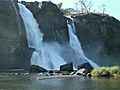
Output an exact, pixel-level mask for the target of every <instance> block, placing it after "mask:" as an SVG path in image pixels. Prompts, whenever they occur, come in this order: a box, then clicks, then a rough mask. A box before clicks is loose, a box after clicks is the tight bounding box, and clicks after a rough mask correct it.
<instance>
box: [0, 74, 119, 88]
mask: <svg viewBox="0 0 120 90" xmlns="http://www.w3.org/2000/svg"><path fill="white" fill-rule="evenodd" d="M0 90H120V79H113V78H110V79H97V78H94V79H93V78H85V77H73V78H58V79H44V80H37V79H36V75H26V76H24V75H17V76H15V75H2V74H1V75H0Z"/></svg>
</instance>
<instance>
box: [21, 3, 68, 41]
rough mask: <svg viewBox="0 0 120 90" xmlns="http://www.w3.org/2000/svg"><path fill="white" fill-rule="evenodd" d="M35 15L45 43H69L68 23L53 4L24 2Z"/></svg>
mask: <svg viewBox="0 0 120 90" xmlns="http://www.w3.org/2000/svg"><path fill="white" fill-rule="evenodd" d="M22 3H23V4H24V5H25V6H26V7H27V8H28V9H29V10H30V11H31V12H32V13H33V15H34V17H35V18H36V19H37V22H38V23H39V27H40V29H41V31H42V32H43V34H44V38H43V39H44V41H45V42H50V41H57V42H60V43H63V42H66V41H69V36H68V30H67V21H66V18H65V17H64V16H63V13H62V12H61V11H60V10H59V9H58V8H57V6H56V5H55V4H53V3H51V2H40V3H39V2H29V3H28V2H27V3H26V2H22Z"/></svg>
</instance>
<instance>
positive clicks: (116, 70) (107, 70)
mask: <svg viewBox="0 0 120 90" xmlns="http://www.w3.org/2000/svg"><path fill="white" fill-rule="evenodd" d="M103 73H110V76H114V75H118V76H120V68H119V67H118V66H112V67H99V68H94V69H93V71H92V72H91V74H92V76H94V77H100V76H102V74H103Z"/></svg>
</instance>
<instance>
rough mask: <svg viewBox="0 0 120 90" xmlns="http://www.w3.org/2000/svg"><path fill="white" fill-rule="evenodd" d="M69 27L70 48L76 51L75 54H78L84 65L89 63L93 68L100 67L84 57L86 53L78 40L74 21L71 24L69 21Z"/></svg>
mask: <svg viewBox="0 0 120 90" xmlns="http://www.w3.org/2000/svg"><path fill="white" fill-rule="evenodd" d="M70 19H71V18H70ZM71 20H72V19H71ZM67 25H68V30H69V37H70V46H71V48H72V49H73V50H74V51H75V54H76V56H77V58H79V59H80V60H82V61H83V63H84V62H88V63H90V64H91V66H93V67H98V65H97V64H96V63H94V62H92V61H91V60H90V59H88V58H87V57H86V56H85V55H84V52H83V50H82V47H81V43H80V41H79V40H78V38H77V36H76V35H75V32H76V30H75V25H74V22H73V20H72V23H71V24H70V23H69V22H68V21H67Z"/></svg>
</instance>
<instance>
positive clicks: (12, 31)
mask: <svg viewBox="0 0 120 90" xmlns="http://www.w3.org/2000/svg"><path fill="white" fill-rule="evenodd" d="M31 54H32V50H30V49H29V48H28V46H27V40H26V34H25V29H24V25H23V22H22V19H21V17H20V16H19V14H18V6H17V1H16V0H15V1H13V0H12V2H11V0H0V70H3V69H27V68H28V66H29V62H30V57H31Z"/></svg>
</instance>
